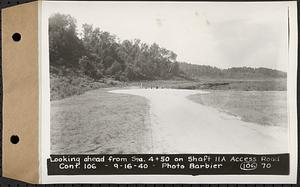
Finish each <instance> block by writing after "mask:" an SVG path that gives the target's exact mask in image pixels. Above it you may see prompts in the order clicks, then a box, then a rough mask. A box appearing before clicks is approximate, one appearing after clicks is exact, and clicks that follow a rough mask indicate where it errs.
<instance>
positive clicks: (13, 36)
mask: <svg viewBox="0 0 300 187" xmlns="http://www.w3.org/2000/svg"><path fill="white" fill-rule="evenodd" d="M21 38H22V37H21V34H20V33H17V32H16V33H14V34H13V35H12V39H13V40H14V41H15V42H18V41H20V40H21Z"/></svg>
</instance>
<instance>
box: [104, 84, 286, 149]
mask: <svg viewBox="0 0 300 187" xmlns="http://www.w3.org/2000/svg"><path fill="white" fill-rule="evenodd" d="M110 92H111V93H119V94H120V93H121V94H130V95H137V96H143V97H145V98H147V99H148V100H149V104H150V121H151V133H152V135H151V137H152V138H151V140H150V141H152V142H151V145H152V146H151V150H149V153H169V154H170V153H257V154H259V153H269V154H270V153H286V152H288V137H287V135H288V132H287V129H286V128H281V127H274V126H262V125H258V124H254V123H248V122H244V121H241V120H240V119H239V118H238V117H235V116H231V115H229V114H227V113H224V112H221V111H218V110H217V109H215V108H212V107H208V106H204V105H201V104H198V103H195V102H193V101H191V100H189V99H188V98H187V96H189V95H193V94H199V93H201V94H209V93H208V92H204V91H200V90H178V89H124V90H113V91H110Z"/></svg>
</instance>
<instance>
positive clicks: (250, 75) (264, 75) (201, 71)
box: [179, 63, 287, 80]
mask: <svg viewBox="0 0 300 187" xmlns="http://www.w3.org/2000/svg"><path fill="white" fill-rule="evenodd" d="M179 69H180V70H181V71H182V72H184V74H185V75H188V76H189V77H190V78H194V79H199V78H200V79H201V78H211V79H220V78H225V79H253V80H257V79H274V78H286V76H287V74H286V72H282V71H278V70H273V69H268V68H251V67H233V68H228V69H220V68H217V67H212V66H207V65H195V64H189V63H179Z"/></svg>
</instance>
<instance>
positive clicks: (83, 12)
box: [47, 2, 297, 165]
mask: <svg viewBox="0 0 300 187" xmlns="http://www.w3.org/2000/svg"><path fill="white" fill-rule="evenodd" d="M58 4H59V6H58ZM290 11H291V8H290V7H289V4H288V3H286V4H284V3H283V4H281V3H279V2H278V3H274V2H273V3H260V2H256V3H255V2H252V3H250V2H249V3H245V2H239V3H233V2H227V3H226V2H187V3H184V2H60V3H58V2H55V3H54V2H53V3H52V4H51V3H50V2H48V3H47V15H48V17H47V19H48V25H47V27H48V45H49V49H48V52H49V67H48V71H49V72H48V73H49V87H50V98H49V99H50V154H51V155H74V154H88V155H93V154H285V153H290V152H291V146H290V142H291V138H290V137H291V129H295V128H296V125H297V123H295V119H291V115H290V113H291V112H293V110H294V108H292V107H293V106H294V105H290V104H289V98H290V97H289V91H290V92H293V90H292V89H293V87H290V86H289V84H290V83H289V81H290V80H292V79H293V80H295V78H296V76H295V75H294V74H292V73H290V71H291V70H292V69H291V67H295V66H294V65H291V64H296V62H294V61H292V60H291V58H290V57H289V56H290V50H291V48H290V32H291V28H290V24H291V23H290V22H291V19H290ZM291 88H292V89H291ZM287 165H288V163H287Z"/></svg>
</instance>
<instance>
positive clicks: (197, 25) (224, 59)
mask: <svg viewBox="0 0 300 187" xmlns="http://www.w3.org/2000/svg"><path fill="white" fill-rule="evenodd" d="M44 4H45V10H47V16H50V15H52V14H54V13H63V14H70V15H71V16H73V17H74V18H76V19H77V23H78V32H81V25H82V24H84V23H88V24H93V25H94V27H99V28H100V29H101V30H103V31H108V32H110V33H111V34H115V35H116V36H117V37H118V38H120V40H125V39H128V40H133V39H141V41H142V42H145V43H147V44H152V43H157V44H158V45H159V46H161V47H164V48H166V49H169V50H172V51H174V52H175V53H176V54H177V55H178V57H177V60H178V61H183V62H188V63H192V64H199V65H210V66H215V67H218V68H230V67H242V66H248V67H266V68H271V69H277V70H282V71H286V70H287V62H288V21H287V20H288V5H287V3H281V2H268V3H262V2H256V3H254V2H252V3H249V2H248V3H245V2H239V3H233V2H231V3H229V2H227V3H224V2H210V3H208V2H185V3H184V2H181V3H180V2H176V3H174V2H173V3H171V2H99V1H98V2H96V1H95V2H92V1H91V2H86V1H84V2H83V1H77V2H75V1H73V2H71V1H69V2H67V1H66V2H64V1H60V2H58V1H53V2H51V1H46V3H44Z"/></svg>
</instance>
